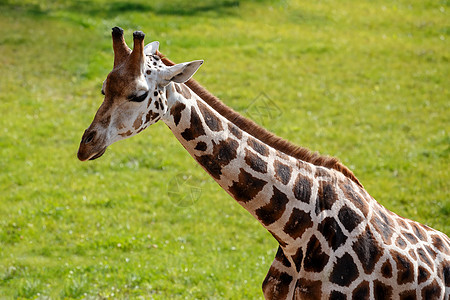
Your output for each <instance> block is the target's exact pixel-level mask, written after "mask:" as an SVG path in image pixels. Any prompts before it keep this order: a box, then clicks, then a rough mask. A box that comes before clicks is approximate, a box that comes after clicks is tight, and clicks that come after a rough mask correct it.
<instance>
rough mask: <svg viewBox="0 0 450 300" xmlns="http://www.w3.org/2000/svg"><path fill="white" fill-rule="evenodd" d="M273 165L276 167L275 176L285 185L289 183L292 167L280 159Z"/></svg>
mask: <svg viewBox="0 0 450 300" xmlns="http://www.w3.org/2000/svg"><path fill="white" fill-rule="evenodd" d="M273 167H274V169H275V178H276V179H278V180H279V181H280V182H281V183H282V184H284V185H286V184H288V182H289V180H290V179H291V172H292V168H291V167H290V166H287V165H285V164H283V163H281V162H279V161H278V160H276V161H275V162H274V163H273Z"/></svg>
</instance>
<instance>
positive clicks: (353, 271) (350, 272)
mask: <svg viewBox="0 0 450 300" xmlns="http://www.w3.org/2000/svg"><path fill="white" fill-rule="evenodd" d="M358 276H359V272H358V268H357V266H356V264H355V262H354V261H353V258H352V256H351V255H350V254H348V253H345V254H344V255H343V256H342V257H340V258H338V259H337V260H336V262H335V263H334V266H333V271H332V272H331V275H330V281H331V282H333V283H336V284H337V285H340V286H349V285H350V284H351V283H352V282H353V281H354V280H355V279H356V278H358Z"/></svg>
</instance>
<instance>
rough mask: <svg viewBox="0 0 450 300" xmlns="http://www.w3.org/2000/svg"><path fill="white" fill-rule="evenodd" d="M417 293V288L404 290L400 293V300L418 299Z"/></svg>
mask: <svg viewBox="0 0 450 300" xmlns="http://www.w3.org/2000/svg"><path fill="white" fill-rule="evenodd" d="M416 299H417V295H416V291H415V290H411V291H404V292H402V293H400V300H416Z"/></svg>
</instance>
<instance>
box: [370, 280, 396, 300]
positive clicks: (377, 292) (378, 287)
mask: <svg viewBox="0 0 450 300" xmlns="http://www.w3.org/2000/svg"><path fill="white" fill-rule="evenodd" d="M373 293H374V296H375V300H384V299H391V298H392V287H391V286H388V285H385V284H384V283H382V282H381V281H379V280H375V281H374V282H373Z"/></svg>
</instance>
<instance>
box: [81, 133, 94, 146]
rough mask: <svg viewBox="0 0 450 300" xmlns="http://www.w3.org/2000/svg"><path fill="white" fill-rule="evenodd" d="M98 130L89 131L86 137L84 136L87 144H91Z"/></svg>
mask: <svg viewBox="0 0 450 300" xmlns="http://www.w3.org/2000/svg"><path fill="white" fill-rule="evenodd" d="M95 134H96V132H95V131H92V132H91V133H89V134H88V135H87V136H86V137H85V138H84V143H85V144H89V143H90V142H92V140H93V139H94V137H95Z"/></svg>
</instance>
